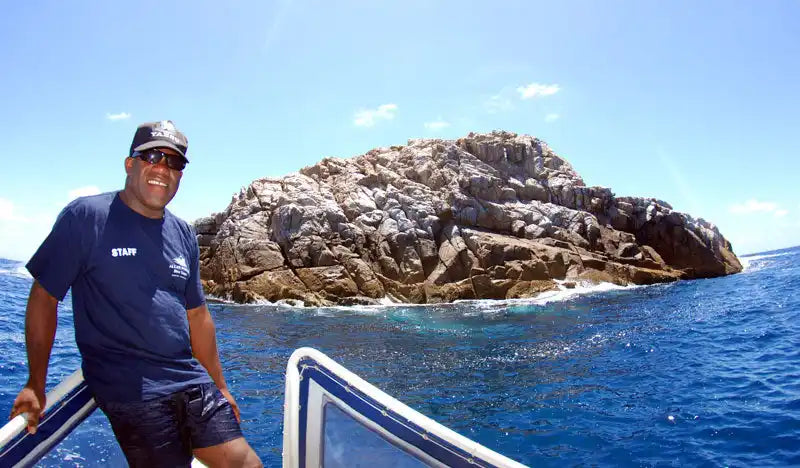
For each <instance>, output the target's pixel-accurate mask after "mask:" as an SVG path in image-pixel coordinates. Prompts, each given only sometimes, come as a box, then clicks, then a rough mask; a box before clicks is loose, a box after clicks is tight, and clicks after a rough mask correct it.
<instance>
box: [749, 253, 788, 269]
mask: <svg viewBox="0 0 800 468" xmlns="http://www.w3.org/2000/svg"><path fill="white" fill-rule="evenodd" d="M791 253H793V252H780V253H772V254H763V255H753V256H751V257H739V263H741V264H742V269H743V270H744V271H748V270H751V271H758V270H760V269H762V268H764V267H765V266H767V265H768V264H769V263H770V262H769V261H766V260H767V259H770V258H775V257H783V256H784V255H789V254H791Z"/></svg>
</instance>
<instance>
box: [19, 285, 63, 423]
mask: <svg viewBox="0 0 800 468" xmlns="http://www.w3.org/2000/svg"><path fill="white" fill-rule="evenodd" d="M57 310H58V299H56V298H55V297H53V296H51V295H50V293H48V292H47V290H46V289H44V288H43V287H42V285H41V284H39V282H38V281H35V280H34V282H33V286H31V292H30V296H28V306H27V309H26V310H25V346H26V348H27V351H28V382H27V383H26V384H25V387H24V388H23V389H22V391H20V392H19V395H17V398H16V400H14V406H13V407H12V408H11V419H13V418H14V417H15V416H17V415H19V414H22V413H28V432H30V433H31V434H33V433H35V432H36V426H38V425H39V418H40V417H41V415H42V413H43V412H44V407H45V403H46V400H45V393H44V389H45V382H46V380H47V365H48V362H49V361H50V351H51V350H52V349H53V340H54V339H55V336H56V324H57V323H58V322H57Z"/></svg>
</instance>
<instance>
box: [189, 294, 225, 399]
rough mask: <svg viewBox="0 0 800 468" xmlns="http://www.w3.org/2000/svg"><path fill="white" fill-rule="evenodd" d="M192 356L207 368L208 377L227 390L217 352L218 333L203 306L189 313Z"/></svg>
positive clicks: (206, 309) (206, 308)
mask: <svg viewBox="0 0 800 468" xmlns="http://www.w3.org/2000/svg"><path fill="white" fill-rule="evenodd" d="M188 317H189V334H190V336H191V342H192V354H193V355H194V357H195V358H197V360H198V361H199V362H200V364H201V365H202V366H203V367H205V368H206V371H207V372H208V375H209V376H211V379H212V380H213V381H214V383H215V384H216V385H217V387H219V388H220V389H225V388H227V383H226V382H225V377H224V376H223V375H222V364H220V362H219V353H218V352H217V333H216V327H214V321H213V320H212V319H211V314H210V313H209V312H208V307H206V306H205V305H202V306H200V307H198V308H197V309H192V310H190V311H188Z"/></svg>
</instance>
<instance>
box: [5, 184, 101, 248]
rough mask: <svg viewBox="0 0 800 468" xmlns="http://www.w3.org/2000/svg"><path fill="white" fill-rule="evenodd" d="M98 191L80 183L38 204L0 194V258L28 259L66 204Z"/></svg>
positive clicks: (98, 190)
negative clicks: (74, 187)
mask: <svg viewBox="0 0 800 468" xmlns="http://www.w3.org/2000/svg"><path fill="white" fill-rule="evenodd" d="M96 193H100V189H99V188H97V187H94V186H87V187H79V188H76V189H73V190H70V191H68V192H67V193H66V194H63V193H62V194H61V195H58V194H54V195H53V196H52V197H48V199H45V200H44V201H40V202H38V203H36V204H35V205H26V204H25V202H24V201H23V203H15V202H14V201H12V200H9V199H7V198H0V258H9V259H12V260H27V259H29V258H30V257H31V255H33V253H34V252H35V251H36V249H37V248H38V247H39V245H40V244H41V243H42V241H44V239H45V237H47V234H48V233H49V232H50V229H51V228H52V227H53V223H54V222H55V220H56V217H57V216H58V213H59V212H60V211H61V209H62V208H63V207H64V205H66V204H67V203H68V202H70V201H71V200H73V199H75V198H77V197H81V196H85V195H92V194H96ZM65 195H66V196H65Z"/></svg>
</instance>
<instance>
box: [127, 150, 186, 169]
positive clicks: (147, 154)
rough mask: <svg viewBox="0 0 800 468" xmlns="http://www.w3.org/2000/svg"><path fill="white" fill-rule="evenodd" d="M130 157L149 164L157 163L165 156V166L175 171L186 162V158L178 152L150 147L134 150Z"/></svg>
mask: <svg viewBox="0 0 800 468" xmlns="http://www.w3.org/2000/svg"><path fill="white" fill-rule="evenodd" d="M131 157H132V158H139V159H141V160H142V161H144V162H146V163H150V164H158V163H160V162H161V159H163V158H167V167H169V168H170V169H173V170H176V171H182V170H183V168H185V167H186V163H187V161H186V158H184V157H183V156H181V155H180V154H170V153H165V152H163V151H159V150H157V149H151V150H147V151H142V152H139V151H134V152H133V154H132V155H131Z"/></svg>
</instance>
